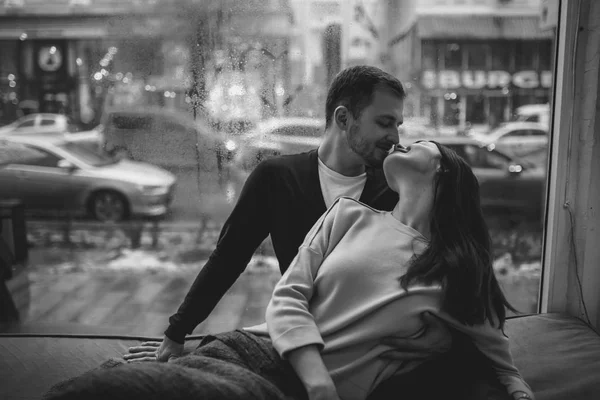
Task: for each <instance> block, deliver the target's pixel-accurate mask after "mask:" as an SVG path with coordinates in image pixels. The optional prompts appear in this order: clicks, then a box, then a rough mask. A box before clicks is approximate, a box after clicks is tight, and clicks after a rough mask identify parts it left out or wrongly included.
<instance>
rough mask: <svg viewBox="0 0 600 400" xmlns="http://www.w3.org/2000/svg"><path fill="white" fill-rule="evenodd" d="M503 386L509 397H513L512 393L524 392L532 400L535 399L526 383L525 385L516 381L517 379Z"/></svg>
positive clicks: (518, 380) (520, 381)
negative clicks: (505, 387)
mask: <svg viewBox="0 0 600 400" xmlns="http://www.w3.org/2000/svg"><path fill="white" fill-rule="evenodd" d="M505 384H506V386H507V389H508V393H509V394H510V395H511V397H512V396H513V393H515V392H525V393H527V394H528V395H529V397H531V398H532V399H535V395H534V394H533V391H532V390H531V388H530V387H529V385H528V384H527V383H525V381H523V380H521V379H518V378H511V379H510V381H509V382H507V383H505Z"/></svg>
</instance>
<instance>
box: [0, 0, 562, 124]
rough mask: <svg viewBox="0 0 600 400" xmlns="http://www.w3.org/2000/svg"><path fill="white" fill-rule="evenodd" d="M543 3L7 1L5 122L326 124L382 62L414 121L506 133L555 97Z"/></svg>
mask: <svg viewBox="0 0 600 400" xmlns="http://www.w3.org/2000/svg"><path fill="white" fill-rule="evenodd" d="M540 6H541V0H404V1H398V0H381V1H379V0H251V1H244V2H235V1H233V0H225V1H218V0H204V1H203V0H161V1H158V0H129V1H121V0H94V1H91V0H52V1H49V0H0V124H4V123H8V122H11V121H13V120H15V119H16V118H18V117H19V116H22V115H23V114H27V113H30V112H56V113H64V114H67V115H70V116H71V117H73V119H75V120H78V121H80V122H81V123H82V124H84V125H89V126H93V125H95V124H97V123H98V122H99V121H100V119H101V114H102V112H103V110H104V109H105V108H107V107H110V106H117V107H122V106H148V105H153V106H159V107H166V108H174V109H181V110H191V111H193V113H194V116H196V114H197V113H202V114H203V115H205V116H206V117H207V118H210V119H211V120H212V121H214V123H215V124H216V125H217V126H219V127H220V128H222V129H225V130H231V129H235V128H236V127H237V128H243V127H244V126H246V125H252V124H254V123H256V122H257V121H259V120H262V119H265V118H269V117H273V116H284V115H293V116H312V117H322V116H323V115H322V114H323V104H324V100H325V94H326V90H327V85H328V83H329V82H330V81H331V79H332V78H333V76H335V74H336V73H337V72H338V71H339V70H340V69H341V68H344V67H346V66H349V65H355V64H365V63H366V64H372V65H379V66H381V67H382V68H384V69H386V70H388V71H389V72H391V73H393V74H394V75H396V76H398V77H399V78H400V79H402V80H403V81H404V82H405V84H406V88H407V90H408V92H409V98H408V100H407V104H406V117H408V118H414V119H417V120H419V121H422V122H423V123H424V124H429V125H431V126H433V127H435V128H436V129H439V130H441V131H444V130H445V129H446V130H449V131H451V132H457V131H458V132H460V131H462V130H464V129H465V128H467V127H473V126H477V125H482V126H488V127H494V126H497V125H498V124H499V123H501V122H503V121H507V120H510V119H511V116H512V114H513V112H514V110H515V109H516V107H518V106H521V105H525V104H544V103H548V101H549V93H550V86H551V84H552V73H551V71H552V58H553V54H552V48H553V43H552V37H553V32H552V31H550V30H544V29H542V28H541V26H540V15H541V14H540V9H541V7H540Z"/></svg>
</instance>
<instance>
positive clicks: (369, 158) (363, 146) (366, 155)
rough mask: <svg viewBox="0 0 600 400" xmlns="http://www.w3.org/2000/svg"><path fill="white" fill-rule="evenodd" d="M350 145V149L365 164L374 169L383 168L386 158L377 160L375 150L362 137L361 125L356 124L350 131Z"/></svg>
mask: <svg viewBox="0 0 600 400" xmlns="http://www.w3.org/2000/svg"><path fill="white" fill-rule="evenodd" d="M347 138H348V145H349V146H350V149H352V151H353V152H354V153H355V154H357V155H358V156H359V157H360V158H362V159H363V161H364V163H365V164H366V165H367V166H369V167H373V168H381V167H382V166H383V159H384V157H381V158H377V156H376V155H375V150H376V149H377V148H376V147H375V148H371V146H369V143H368V142H367V141H366V140H365V139H364V138H363V137H361V135H360V125H358V124H354V125H352V126H351V127H350V129H349V130H348V135H347Z"/></svg>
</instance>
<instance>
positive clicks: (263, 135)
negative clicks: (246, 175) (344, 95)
mask: <svg viewBox="0 0 600 400" xmlns="http://www.w3.org/2000/svg"><path fill="white" fill-rule="evenodd" d="M324 128H325V121H323V120H321V119H317V118H303V117H289V118H272V119H269V120H266V121H262V122H260V123H258V124H257V126H256V128H255V129H253V130H252V131H250V132H249V133H248V134H246V135H245V136H244V137H243V139H242V140H241V141H240V147H239V150H238V152H237V154H236V156H235V158H234V163H233V164H234V166H235V167H237V168H239V169H242V170H245V171H248V170H251V169H253V168H254V167H255V166H256V165H257V164H258V163H259V162H261V161H262V160H264V159H266V158H269V157H272V156H277V155H281V154H294V153H301V152H305V151H309V150H312V149H316V148H317V147H319V144H320V143H321V137H322V136H323V132H324Z"/></svg>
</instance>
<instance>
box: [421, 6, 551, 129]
mask: <svg viewBox="0 0 600 400" xmlns="http://www.w3.org/2000/svg"><path fill="white" fill-rule="evenodd" d="M486 21H487V22H488V24H486V23H485V22H486ZM537 24H538V22H537V18H534V17H527V18H526V17H503V18H492V17H472V18H468V19H465V18H459V17H456V18H455V17H442V16H439V17H434V16H427V17H424V18H421V19H420V20H419V24H418V29H419V36H420V38H421V43H420V53H421V60H420V65H419V67H418V68H417V75H418V76H416V77H415V79H416V80H417V87H418V89H419V90H418V95H419V110H420V113H419V114H420V116H421V117H427V118H429V119H430V121H431V123H432V124H433V125H435V126H438V127H451V128H452V129H455V130H456V128H457V129H459V130H460V129H464V128H465V127H468V126H469V125H471V126H473V125H484V126H491V127H494V126H497V125H498V124H500V123H501V122H504V121H507V120H509V119H511V117H512V115H513V112H514V110H515V109H516V108H517V107H519V106H521V105H525V104H545V103H548V102H549V96H550V89H551V86H552V72H551V71H552V54H553V51H552V44H553V42H552V39H551V34H549V33H548V32H543V31H541V30H540V29H539V28H538V26H537ZM440 25H441V27H440ZM442 29H446V32H445V33H442V32H441V30H442Z"/></svg>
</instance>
